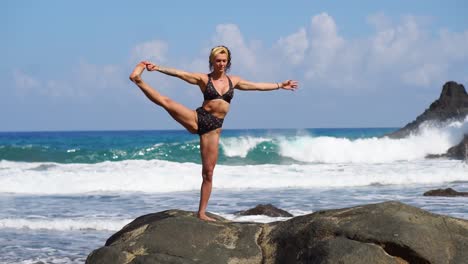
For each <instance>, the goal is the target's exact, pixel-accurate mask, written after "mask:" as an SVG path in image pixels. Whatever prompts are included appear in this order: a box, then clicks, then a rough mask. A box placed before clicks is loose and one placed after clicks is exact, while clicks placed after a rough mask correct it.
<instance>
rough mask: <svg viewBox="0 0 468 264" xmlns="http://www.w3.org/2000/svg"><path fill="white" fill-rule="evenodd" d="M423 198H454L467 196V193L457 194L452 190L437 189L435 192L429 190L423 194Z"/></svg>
mask: <svg viewBox="0 0 468 264" xmlns="http://www.w3.org/2000/svg"><path fill="white" fill-rule="evenodd" d="M423 195H424V196H446V197H454V196H468V192H457V191H455V190H454V189H452V188H447V189H437V190H430V191H427V192H425V193H424V194H423Z"/></svg>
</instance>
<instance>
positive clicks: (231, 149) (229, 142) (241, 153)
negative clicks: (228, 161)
mask: <svg viewBox="0 0 468 264" xmlns="http://www.w3.org/2000/svg"><path fill="white" fill-rule="evenodd" d="M265 141H268V139H266V138H256V137H237V138H221V141H220V145H221V147H222V148H223V150H224V155H226V156H228V157H235V156H237V157H242V158H245V157H246V156H247V154H248V153H249V151H250V150H252V149H253V148H255V146H257V145H258V144H260V143H262V142H265Z"/></svg>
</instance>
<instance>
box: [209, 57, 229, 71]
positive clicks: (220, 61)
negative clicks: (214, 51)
mask: <svg viewBox="0 0 468 264" xmlns="http://www.w3.org/2000/svg"><path fill="white" fill-rule="evenodd" d="M212 63H213V71H215V72H224V71H226V65H227V63H228V55H227V54H226V53H219V54H218V55H216V56H215V57H214V58H213V62H212Z"/></svg>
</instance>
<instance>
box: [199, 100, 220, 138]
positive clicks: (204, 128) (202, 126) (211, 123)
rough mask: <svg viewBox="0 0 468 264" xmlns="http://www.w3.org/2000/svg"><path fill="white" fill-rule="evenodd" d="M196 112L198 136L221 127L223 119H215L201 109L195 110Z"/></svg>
mask: <svg viewBox="0 0 468 264" xmlns="http://www.w3.org/2000/svg"><path fill="white" fill-rule="evenodd" d="M196 111H197V116H198V131H197V133H198V135H200V136H201V135H203V134H205V133H208V132H210V131H212V130H215V129H218V128H220V127H222V126H223V121H224V119H223V118H217V117H216V116H214V115H212V114H211V113H210V112H208V111H206V110H205V109H204V108H203V107H199V108H197V110H196Z"/></svg>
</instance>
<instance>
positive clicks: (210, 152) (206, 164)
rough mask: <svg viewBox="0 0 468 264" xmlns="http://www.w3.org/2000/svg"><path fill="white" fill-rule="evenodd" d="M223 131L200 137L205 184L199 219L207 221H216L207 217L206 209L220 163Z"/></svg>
mask: <svg viewBox="0 0 468 264" xmlns="http://www.w3.org/2000/svg"><path fill="white" fill-rule="evenodd" d="M220 133H221V129H216V130H213V131H210V132H208V133H206V134H203V135H201V136H200V154H201V159H202V177H203V182H202V185H201V190H200V206H199V208H198V218H200V219H202V220H207V221H216V220H215V219H213V218H211V217H209V216H207V215H206V207H207V206H208V200H209V199H210V195H211V189H212V186H213V171H214V168H215V166H216V162H217V161H218V145H219V136H220Z"/></svg>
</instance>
